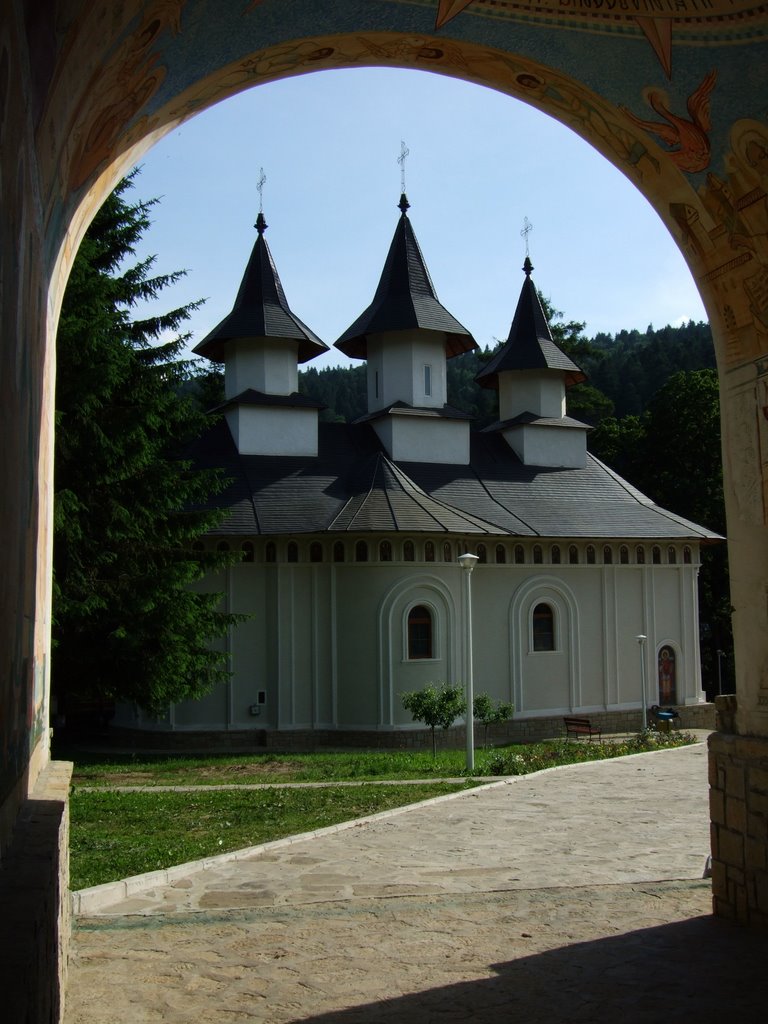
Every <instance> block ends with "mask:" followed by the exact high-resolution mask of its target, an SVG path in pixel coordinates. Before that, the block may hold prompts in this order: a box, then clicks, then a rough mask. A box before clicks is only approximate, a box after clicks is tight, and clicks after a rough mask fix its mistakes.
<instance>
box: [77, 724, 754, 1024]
mask: <svg viewBox="0 0 768 1024" xmlns="http://www.w3.org/2000/svg"><path fill="white" fill-rule="evenodd" d="M708 848H709V819H708V808H707V756H706V747H705V746H704V745H703V744H702V745H698V746H695V747H687V748H681V749H679V750H670V751H660V752H658V753H654V754H645V755H636V756H634V757H628V758H620V759H617V760H612V761H604V762H592V763H589V764H585V765H576V766H572V767H567V768H559V769H555V770H552V771H548V772H542V773H539V774H538V775H535V776H523V777H520V778H515V779H512V780H509V781H508V782H504V783H496V784H494V785H492V786H490V787H488V788H484V789H482V790H474V791H468V792H465V793H462V794H461V795H459V796H454V797H449V798H441V799H440V800H438V801H431V802H429V803H428V804H427V805H419V806H417V807H414V808H411V809H406V810H401V811H396V812H387V813H386V814H385V815H379V816H377V817H376V818H375V819H372V820H368V821H366V822H363V823H361V824H358V825H354V826H352V827H348V828H346V829H341V830H334V831H332V832H331V833H330V834H325V835H319V836H316V837H314V838H309V839H306V840H303V841H300V842H293V843H286V842H283V843H279V844H271V845H270V847H269V848H268V849H266V850H265V851H263V852H261V853H254V854H252V855H251V856H249V857H247V858H246V859H241V860H237V861H229V862H224V863H222V862H219V863H214V864H213V865H212V866H211V867H209V868H207V869H206V870H196V871H193V872H192V873H183V872H180V873H179V874H178V877H176V878H175V880H174V881H172V882H171V883H170V884H164V885H155V887H150V888H147V887H146V885H144V886H143V887H142V886H138V887H137V888H138V891H136V892H135V893H132V894H131V895H130V896H129V897H128V898H125V899H122V900H121V901H119V902H117V903H111V904H109V903H107V902H105V901H104V900H102V903H101V905H100V906H98V907H96V908H94V909H93V910H92V911H90V912H89V913H90V915H91V916H89V917H83V916H81V917H80V918H79V919H78V922H77V928H76V932H75V937H74V955H73V958H72V963H71V966H70V981H69V988H68V1001H67V1011H66V1018H65V1021H66V1024H113V1022H117V1021H129V1022H145V1021H146V1022H155V1021H162V1022H168V1024H182V1022H183V1024H186V1022H187V1021H195V1022H200V1024H207V1022H217V1024H218V1022H219V1021H263V1022H269V1024H282V1022H289V1021H307V1020H312V1021H317V1022H328V1024H330V1022H338V1024H342V1022H343V1024H353V1022H365V1024H369V1022H370V1024H376V1022H379V1021H400V1022H403V1021H405V1022H411V1021H413V1022H416V1021H418V1022H419V1024H422V1022H427V1024H429V1022H432V1021H441V1022H454V1021H456V1022H458V1021H473V1022H482V1024H485V1022H488V1024H490V1022H491V1021H493V1022H494V1024H497V1022H499V1021H500V1020H501V1021H517V1020H520V1021H526V1022H538V1021H541V1022H545V1021H546V1022H547V1024H551V1022H553V1021H575V1022H582V1021H583V1022H603V1021H606V1022H608V1021H610V1022H611V1024H615V1022H616V1021H617V1020H619V1021H620V1024H632V1022H635V1021H637V1022H639V1021H643V1022H645V1024H647V1022H653V1021H661V1020H664V1021H667V1020H668V1019H669V1017H670V1016H671V1017H676V1018H677V1019H678V1020H683V1021H687V1020H691V1021H693V1020H696V1021H697V1022H702V1021H705V1022H706V1021H715V1020H717V1021H721V1020H722V1018H723V1016H724V1014H725V1013H728V1014H730V1015H731V1016H732V1017H733V1019H734V1020H735V1021H739V1022H740V1024H741V1022H745V1024H749V1022H752V1021H755V1022H758V1021H760V1022H761V1024H762V1022H764V1020H765V1014H766V1010H765V1005H766V1001H765V982H764V980H763V979H764V971H765V962H766V957H768V941H767V940H765V939H764V938H762V937H759V936H755V935H754V934H751V933H748V932H744V931H740V930H738V929H736V928H732V927H730V926H729V925H727V924H725V923H724V922H721V921H717V920H715V919H713V918H712V917H711V916H709V911H710V892H709V884H708V882H706V881H703V880H702V878H701V876H702V871H703V868H704V863H705V859H706V855H707V852H708ZM111 898H112V899H114V893H113V894H112V897H111Z"/></svg>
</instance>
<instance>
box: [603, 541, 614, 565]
mask: <svg viewBox="0 0 768 1024" xmlns="http://www.w3.org/2000/svg"><path fill="white" fill-rule="evenodd" d="M603 562H604V563H605V565H613V548H611V547H609V546H608V545H607V544H606V545H605V547H604V548H603Z"/></svg>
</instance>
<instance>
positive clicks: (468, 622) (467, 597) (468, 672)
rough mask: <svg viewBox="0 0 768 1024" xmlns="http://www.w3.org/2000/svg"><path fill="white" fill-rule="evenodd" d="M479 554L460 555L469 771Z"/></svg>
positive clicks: (469, 766)
mask: <svg viewBox="0 0 768 1024" xmlns="http://www.w3.org/2000/svg"><path fill="white" fill-rule="evenodd" d="M476 562H477V555H470V554H469V552H466V554H463V555H459V565H460V566H461V568H462V569H463V570H464V636H465V642H466V651H467V655H466V661H465V684H464V685H465V692H466V698H467V717H466V722H467V771H468V772H472V771H474V770H475V716H474V711H473V708H472V705H473V704H474V702H475V695H474V683H473V679H472V583H471V576H472V570H473V569H474V568H475V564H476Z"/></svg>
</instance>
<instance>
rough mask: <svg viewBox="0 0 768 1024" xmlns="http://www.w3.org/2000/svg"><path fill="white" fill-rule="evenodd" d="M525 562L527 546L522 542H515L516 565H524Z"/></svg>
mask: <svg viewBox="0 0 768 1024" xmlns="http://www.w3.org/2000/svg"><path fill="white" fill-rule="evenodd" d="M524 562H525V548H524V547H523V545H522V544H515V565H523V564H524Z"/></svg>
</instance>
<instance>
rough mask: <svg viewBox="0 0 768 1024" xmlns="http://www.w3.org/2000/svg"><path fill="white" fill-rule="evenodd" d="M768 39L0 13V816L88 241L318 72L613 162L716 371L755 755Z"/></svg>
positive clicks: (695, 6) (539, 21) (681, 6)
mask: <svg viewBox="0 0 768 1024" xmlns="http://www.w3.org/2000/svg"><path fill="white" fill-rule="evenodd" d="M767 34H768V8H766V7H764V6H762V5H760V4H757V3H752V2H750V0H518V2H511V0H510V2H507V0H334V2H333V3H318V2H317V0H290V2H288V0H89V2H87V3H86V2H85V0H48V2H35V3H32V2H27V0H6V2H5V3H3V5H2V8H1V9H0V190H1V193H2V203H1V204H0V211H1V212H0V217H2V230H1V231H0V331H1V332H2V344H1V346H0V417H2V437H3V444H2V451H1V453H0V460H2V461H1V463H0V496H1V501H0V520H1V522H2V527H3V530H4V536H5V544H4V545H3V547H2V549H0V551H1V553H0V559H2V564H0V664H1V666H2V667H1V670H0V804H2V803H3V802H6V804H7V803H8V802H9V801H10V802H13V801H17V800H18V799H20V793H21V789H22V788H23V786H24V785H26V784H27V778H28V777H29V778H31V777H33V776H34V773H35V770H36V768H35V764H39V763H40V762H41V761H44V760H45V757H46V753H45V746H46V744H45V736H46V722H47V707H46V696H45V694H46V691H47V679H46V676H47V670H48V668H47V666H48V659H47V650H48V630H49V615H50V582H49V579H50V523H51V467H52V430H53V425H52V408H53V405H52V395H53V382H54V367H53V358H52V340H53V338H54V333H55V326H56V317H57V312H58V307H59V303H60V299H61V295H62V291H63V288H64V284H65V282H66V277H67V274H68V270H69V267H70V264H71V261H72V259H73V256H74V253H75V251H76V248H77V245H78V242H79V240H80V238H81V237H82V233H83V231H84V230H85V227H86V226H87V223H88V222H89V219H90V218H91V216H92V215H93V213H94V211H95V210H96V209H97V207H98V205H99V204H100V203H101V201H102V200H103V199H104V197H105V196H106V194H107V193H108V191H109V190H110V188H111V187H112V186H113V185H114V184H115V182H116V181H117V179H118V178H119V176H120V175H121V174H122V173H123V172H125V171H126V170H127V169H128V168H129V167H130V166H131V165H132V164H133V163H134V162H136V160H137V159H138V158H139V157H140V155H141V153H142V152H144V151H146V149H147V148H149V147H150V146H151V145H152V144H153V143H154V142H155V141H156V140H157V139H159V138H160V137H161V136H162V135H163V134H164V133H166V132H167V131H169V130H171V129H172V128H174V127H176V126H177V125H178V124H179V123H181V122H182V121H183V120H185V119H187V118H189V117H191V116H193V115H194V114H195V113H196V112H198V111H200V110H202V109H204V108H206V107H208V106H210V105H211V104H213V103H216V102H218V101H220V100H223V99H225V98H226V97H227V96H230V95H233V94H234V93H236V92H238V91H240V90H243V89H247V88H251V87H253V86H257V85H259V84H260V83H263V82H268V81H272V80H275V79H279V78H282V77H287V76H290V75H295V74H305V73H308V72H312V71H321V70H323V69H326V68H340V67H351V66H360V65H381V66H395V67H409V68H421V69H424V70H429V71H434V72H439V73H442V74H446V75H453V76H457V77H460V78H463V79H466V80H468V81H471V82H476V83H480V84H483V85H487V86H491V87H493V88H495V89H498V90H500V91H502V92H505V93H507V94H509V95H511V96H515V97H517V98H520V99H522V100H524V101H525V102H527V103H529V104H531V105H533V106H535V107H537V108H539V109H540V110H542V111H544V112H546V113H547V114H549V115H551V116H553V117H555V118H556V119H558V120H559V121H561V122H563V123H564V124H566V125H568V126H569V127H570V128H572V129H573V130H574V131H575V132H577V133H578V134H579V135H581V136H582V137H583V138H584V139H585V140H586V141H587V142H589V143H590V144H591V145H593V146H594V147H595V148H597V149H598V150H599V151H600V152H601V153H603V154H604V155H605V157H606V158H607V159H608V160H610V161H611V162H612V163H613V164H615V165H616V166H617V167H619V168H620V169H621V170H622V171H623V172H624V174H625V175H626V176H627V177H628V178H629V179H630V180H631V181H633V182H634V183H635V184H636V185H637V187H638V188H639V189H640V190H641V191H642V192H643V193H644V195H645V196H646V197H647V198H648V199H649V201H650V202H651V203H652V205H653V206H654V207H655V209H656V211H657V212H658V215H659V216H660V217H661V218H662V220H663V221H664V223H665V224H666V225H667V227H668V229H669V231H670V232H671V234H672V235H673V237H674V238H675V239H676V241H677V242H678V244H679V246H680V248H681V250H682V252H683V253H684V255H685V257H686V259H687V261H688V264H689V266H690V268H691V271H692V273H693V275H694V278H695V279H696V281H697V283H698V286H699V288H700V290H701V293H702V297H703V299H704V302H705V305H706V307H707V310H708V313H709V316H710V319H711V322H712V325H713V330H714V333H715V338H716V345H717V352H718V361H719V368H720V379H721V388H722V395H723V433H724V464H725V470H726V489H727V501H728V515H729V543H730V556H731V568H732V596H733V602H734V606H735V619H734V623H735V635H736V642H737V674H738V680H739V709H738V713H737V722H738V724H739V731H740V732H744V733H747V732H748V733H750V734H752V735H757V736H768V671H767V670H766V669H765V666H766V665H768V602H766V598H765V594H766V584H767V581H768V572H767V569H768V533H767V532H766V525H767V522H766V520H767V513H766V498H767V497H768V492H767V491H766V481H768V472H766V463H767V461H768V202H767V195H768V124H766V116H765V115H766V108H767V104H766V99H767V98H768V70H767V69H768V59H767V58H768V44H767V39H766V36H767ZM563 184H564V187H569V184H568V182H567V179H564V183H563ZM606 216H610V211H609V210H606ZM616 258H619V259H620V254H616ZM35 752H37V760H35ZM29 765H31V767H30V769H29V772H28V771H27V768H28V766H29ZM3 820H8V814H6V815H5V816H4V817H3Z"/></svg>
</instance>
